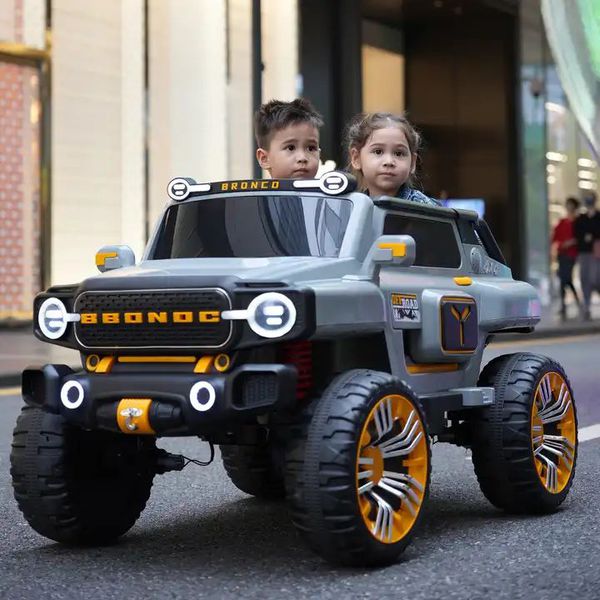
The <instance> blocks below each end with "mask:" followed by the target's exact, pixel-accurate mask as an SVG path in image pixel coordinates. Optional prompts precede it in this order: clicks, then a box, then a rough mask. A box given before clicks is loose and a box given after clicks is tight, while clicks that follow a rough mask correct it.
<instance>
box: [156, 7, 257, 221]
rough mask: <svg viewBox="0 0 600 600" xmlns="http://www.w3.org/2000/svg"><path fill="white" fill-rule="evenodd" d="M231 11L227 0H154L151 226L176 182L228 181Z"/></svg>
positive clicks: (245, 133)
mask: <svg viewBox="0 0 600 600" xmlns="http://www.w3.org/2000/svg"><path fill="white" fill-rule="evenodd" d="M225 8H226V7H225V1H224V0H177V2H173V1H170V2H165V1H164V0H150V1H149V11H148V12H149V44H148V49H149V154H150V165H149V167H150V176H149V182H148V184H149V186H150V193H149V199H150V214H149V218H150V223H151V225H152V226H153V225H154V224H155V223H156V220H157V218H158V216H159V215H160V213H161V211H162V210H163V208H164V206H165V203H166V201H167V194H166V187H167V184H168V182H169V181H170V180H171V179H172V178H173V177H183V176H188V177H193V178H194V179H196V180H197V181H215V180H219V179H226V178H227V171H228V169H227V126H226V124H227V81H226V10H225ZM244 135H246V136H247V135H248V134H247V132H244Z"/></svg>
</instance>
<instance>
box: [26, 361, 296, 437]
mask: <svg viewBox="0 0 600 600" xmlns="http://www.w3.org/2000/svg"><path fill="white" fill-rule="evenodd" d="M296 377H297V373H296V369H295V368H294V367H292V366H289V365H281V364H256V365H252V364H251V365H242V366H240V367H238V368H236V369H234V370H233V371H231V372H230V373H226V374H198V373H111V374H95V373H88V372H87V371H73V370H72V369H70V368H69V367H67V366H65V365H45V366H43V367H30V368H28V369H26V370H25V371H23V383H22V391H23V399H24V400H25V402H26V403H27V404H28V405H31V406H39V407H41V408H43V409H44V410H47V411H48V412H53V413H56V414H61V415H62V416H63V417H64V418H65V419H66V420H67V421H68V422H69V423H71V424H73V425H76V426H79V427H82V428H84V429H107V430H111V431H122V432H124V433H134V434H135V433H151V434H155V435H202V434H206V433H210V432H211V431H215V430H216V429H219V428H223V427H226V426H228V425H229V424H232V425H233V424H235V423H244V422H252V421H255V418H256V416H257V415H262V414H267V413H272V412H276V411H280V410H284V409H286V408H288V407H291V406H292V405H293V404H294V403H295V400H296ZM139 406H142V408H141V409H139V408H135V410H133V412H131V411H132V409H131V407H139ZM124 407H126V408H124ZM124 410H129V411H130V412H129V413H124ZM136 410H142V412H143V414H141V415H137V413H136V412H135V411H136ZM123 414H126V415H129V416H128V424H129V425H132V424H136V423H138V424H140V426H139V427H138V426H136V427H132V428H131V429H129V427H125V426H124V418H123ZM119 415H121V418H119ZM125 420H127V419H125ZM142 423H145V427H142V426H141V424H142Z"/></svg>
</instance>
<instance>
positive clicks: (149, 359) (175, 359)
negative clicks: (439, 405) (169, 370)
mask: <svg viewBox="0 0 600 600" xmlns="http://www.w3.org/2000/svg"><path fill="white" fill-rule="evenodd" d="M119 362H120V363H193V362H196V357H195V356H119Z"/></svg>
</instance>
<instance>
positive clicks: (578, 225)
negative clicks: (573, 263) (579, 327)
mask: <svg viewBox="0 0 600 600" xmlns="http://www.w3.org/2000/svg"><path fill="white" fill-rule="evenodd" d="M596 200H597V199H596V194H595V193H594V192H590V193H589V194H587V195H586V196H585V197H584V199H583V204H584V206H585V213H583V214H581V215H579V216H578V217H577V218H576V219H575V223H574V225H573V228H574V230H575V237H576V239H577V250H578V252H579V254H578V262H579V277H580V278H581V291H582V294H583V318H584V319H585V320H589V319H590V318H591V313H590V305H591V300H592V292H593V291H594V290H596V291H597V292H598V293H600V214H599V213H598V211H597V209H596Z"/></svg>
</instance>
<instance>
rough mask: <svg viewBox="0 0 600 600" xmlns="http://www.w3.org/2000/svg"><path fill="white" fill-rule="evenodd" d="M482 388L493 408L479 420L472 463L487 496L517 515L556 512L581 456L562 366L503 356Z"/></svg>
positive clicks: (492, 364)
mask: <svg viewBox="0 0 600 600" xmlns="http://www.w3.org/2000/svg"><path fill="white" fill-rule="evenodd" d="M479 385H481V386H493V387H494V389H495V395H496V400H495V403H494V405H492V406H490V407H487V408H485V409H483V410H481V412H480V413H479V416H478V417H477V418H476V419H475V420H474V421H473V423H472V425H473V465H474V467H475V473H476V475H477V479H478V480H479V485H480V487H481V490H482V491H483V493H484V495H485V496H486V498H487V499H488V500H489V501H490V502H491V503H492V504H494V505H495V506H497V507H498V508H502V509H504V510H506V511H510V512H517V513H547V512H552V511H554V510H556V509H557V508H558V506H559V505H560V504H561V503H562V502H563V501H564V499H565V498H566V497H567V494H568V493H569V489H570V488H571V485H572V483H573V477H574V475H575V465H576V461H577V414H576V411H575V404H574V401H573V392H572V391H571V386H570V384H569V380H568V378H567V376H566V374H565V372H564V370H563V368H562V367H561V366H560V365H559V364H558V363H557V362H555V361H554V360H552V359H551V358H547V357H545V356H539V355H536V354H528V353H519V354H510V355H505V356H500V357H498V358H496V359H494V360H493V361H491V362H490V363H489V364H488V365H487V366H486V367H485V369H484V370H483V372H482V374H481V377H480V381H479Z"/></svg>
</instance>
